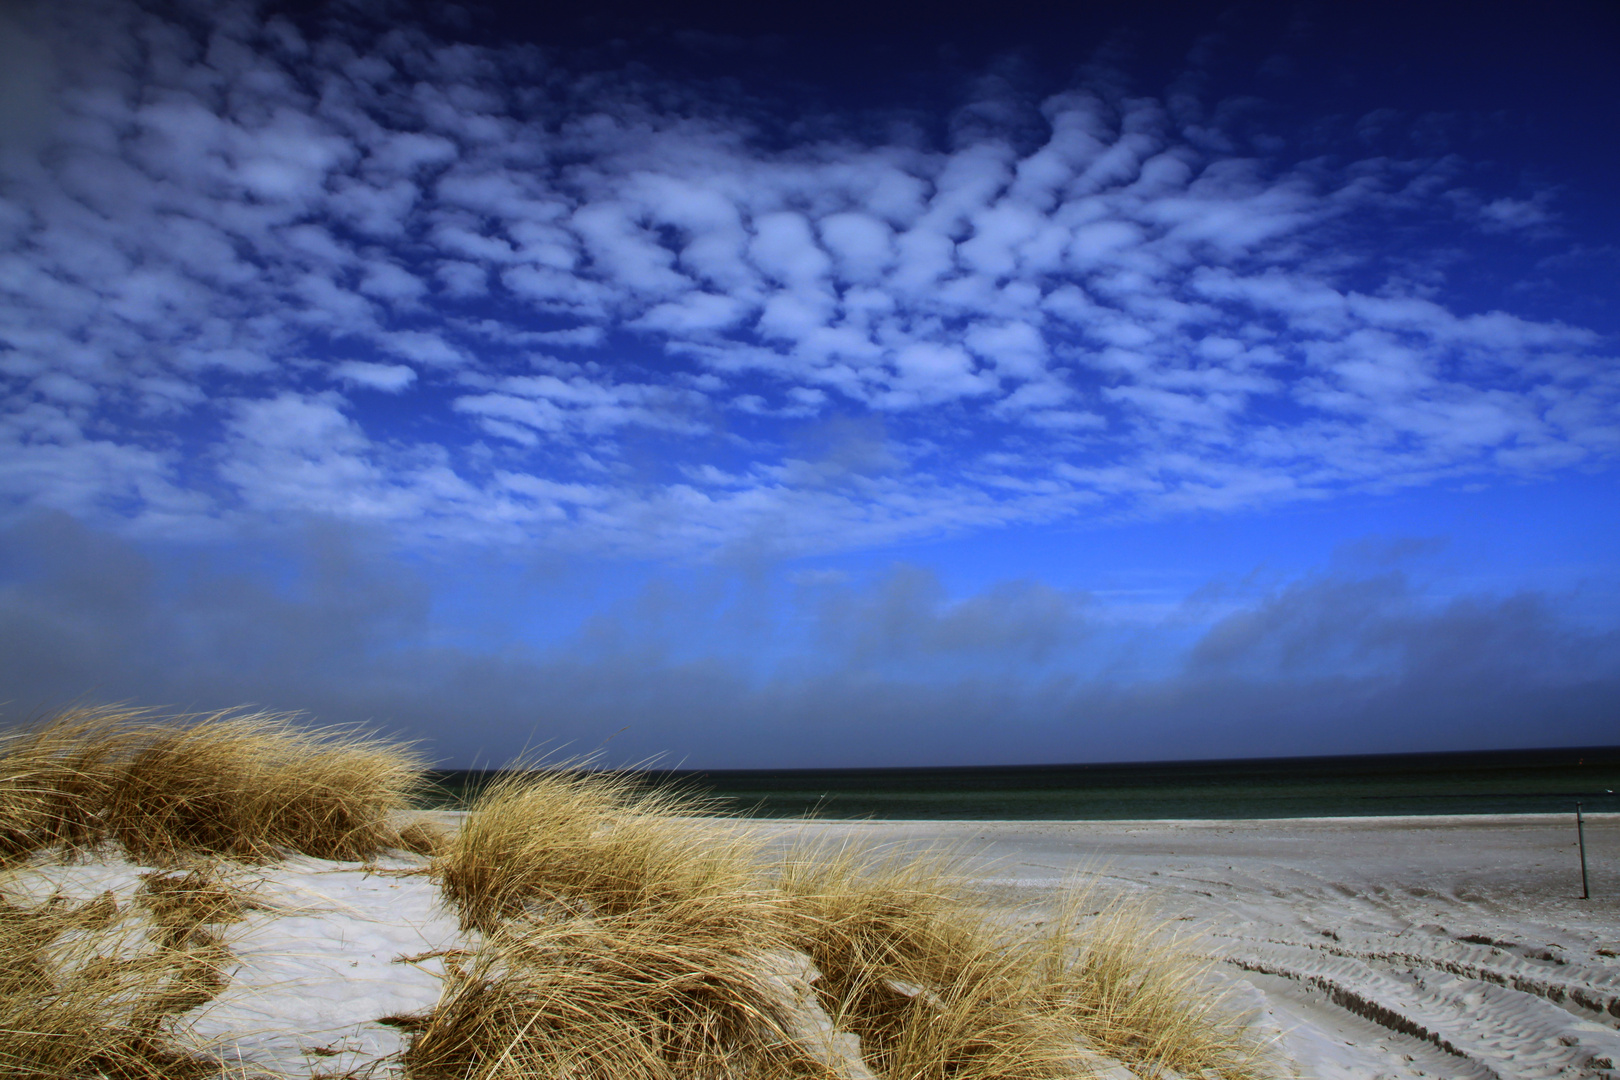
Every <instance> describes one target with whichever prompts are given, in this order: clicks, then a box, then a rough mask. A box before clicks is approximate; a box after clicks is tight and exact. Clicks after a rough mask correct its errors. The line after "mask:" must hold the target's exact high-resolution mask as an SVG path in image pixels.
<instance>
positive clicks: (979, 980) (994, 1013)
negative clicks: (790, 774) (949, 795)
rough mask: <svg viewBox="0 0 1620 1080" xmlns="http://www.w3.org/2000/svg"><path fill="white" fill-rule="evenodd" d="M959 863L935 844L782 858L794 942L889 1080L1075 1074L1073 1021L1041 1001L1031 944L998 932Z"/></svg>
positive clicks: (833, 1010) (835, 1015)
mask: <svg viewBox="0 0 1620 1080" xmlns="http://www.w3.org/2000/svg"><path fill="white" fill-rule="evenodd" d="M953 871H954V864H953V860H951V859H950V858H949V857H948V856H945V855H942V854H940V853H924V854H921V855H911V856H878V855H874V854H873V853H869V852H861V851H858V850H849V849H846V850H843V851H825V850H823V851H815V852H801V853H799V854H798V855H797V856H795V857H793V858H790V859H789V860H788V861H787V862H785V863H784V865H783V867H782V877H781V887H782V889H783V891H784V893H786V894H787V896H788V897H790V898H791V899H790V911H791V916H790V925H791V926H792V928H793V930H794V942H793V943H794V945H795V947H797V948H799V949H801V950H802V951H804V952H805V953H806V954H808V955H809V957H810V959H811V961H812V962H813V963H814V964H815V966H816V968H817V969H818V970H819V971H820V972H821V978H820V979H819V980H818V981H817V982H816V984H815V988H816V992H817V994H818V996H820V998H821V1001H822V1005H823V1007H824V1008H825V1009H826V1010H827V1013H828V1015H829V1016H831V1017H832V1019H833V1022H834V1023H835V1024H837V1025H838V1026H839V1027H841V1028H845V1029H847V1030H850V1031H853V1032H854V1033H855V1034H857V1035H858V1036H860V1040H861V1048H862V1051H863V1055H864V1057H865V1058H866V1061H867V1063H868V1064H869V1065H870V1066H871V1067H872V1069H873V1071H874V1072H876V1073H877V1074H878V1075H879V1076H882V1077H885V1078H888V1080H924V1078H928V1080H933V1078H944V1077H954V1078H960V1080H992V1078H995V1080H1049V1078H1057V1077H1070V1076H1074V1075H1075V1072H1076V1063H1077V1054H1076V1052H1075V1035H1076V1032H1075V1030H1074V1026H1073V1025H1072V1024H1068V1023H1064V1022H1063V1021H1062V1020H1061V1019H1060V1018H1059V1017H1057V1016H1056V1014H1055V1013H1054V1012H1053V1010H1050V1009H1045V1008H1039V1007H1036V1006H1037V1002H1036V1001H1035V995H1034V993H1033V989H1034V988H1033V986H1032V985H1031V975H1032V972H1031V965H1030V959H1031V958H1030V955H1029V952H1028V946H1027V943H1025V942H1022V941H1018V940H1013V941H1008V940H1006V939H1005V938H1004V937H1003V936H1002V935H998V934H997V933H996V932H995V928H994V927H993V925H992V924H991V923H990V922H989V921H988V919H987V918H986V917H985V915H984V914H983V912H981V911H980V910H979V909H978V908H977V907H976V906H974V905H973V904H972V903H971V902H970V901H969V900H968V899H967V898H965V897H964V895H963V893H964V891H965V890H964V881H963V880H962V879H961V878H960V877H958V876H956V874H955V873H954V872H953Z"/></svg>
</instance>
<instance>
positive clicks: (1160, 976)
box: [411, 769, 1265, 1080]
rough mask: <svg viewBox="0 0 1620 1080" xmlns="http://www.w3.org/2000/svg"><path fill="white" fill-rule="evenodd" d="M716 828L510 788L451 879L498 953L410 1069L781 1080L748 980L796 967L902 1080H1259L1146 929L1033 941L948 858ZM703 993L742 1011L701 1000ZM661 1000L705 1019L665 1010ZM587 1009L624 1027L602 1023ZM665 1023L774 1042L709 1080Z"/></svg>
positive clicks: (1076, 915) (1081, 925)
mask: <svg viewBox="0 0 1620 1080" xmlns="http://www.w3.org/2000/svg"><path fill="white" fill-rule="evenodd" d="M703 811H704V807H703V806H702V805H701V804H700V803H697V802H694V801H692V800H689V799H683V798H680V797H678V796H671V795H668V794H663V793H658V792H647V791H644V790H642V789H639V788H637V787H636V786H635V785H633V784H632V783H631V782H630V781H629V780H628V779H626V778H624V777H622V776H616V775H613V774H606V773H593V772H589V771H585V770H581V769H553V770H549V771H543V772H539V773H526V774H525V773H513V774H511V775H509V776H508V777H506V778H503V779H501V780H499V781H497V782H496V783H495V784H493V785H491V786H490V787H489V788H488V789H486V790H485V791H484V792H483V793H481V794H480V796H479V797H478V798H476V799H475V800H474V802H473V804H472V807H471V810H470V812H469V816H468V817H467V819H466V821H465V822H464V824H463V826H462V828H461V830H460V832H459V833H458V834H457V835H456V836H454V837H453V838H452V839H451V840H450V842H449V844H448V846H447V847H446V849H445V850H444V851H443V853H441V855H440V856H439V857H438V858H437V859H436V860H435V862H434V870H433V872H434V873H435V875H436V876H437V877H438V878H439V880H440V881H441V886H442V889H443V892H444V895H445V897H446V899H447V900H448V901H450V902H451V903H453V904H454V905H455V906H456V908H457V910H458V911H459V913H460V915H461V920H462V925H463V927H464V928H465V929H468V930H476V931H480V932H482V933H484V934H486V935H489V936H490V939H489V944H487V945H486V946H485V948H486V950H487V954H486V953H485V952H480V953H479V954H478V955H477V957H476V958H475V960H474V962H473V964H472V966H471V967H470V968H469V969H468V970H467V971H465V972H462V973H461V974H459V975H457V976H456V978H455V979H454V980H453V988H452V989H449V990H447V993H446V997H445V999H444V1000H443V1001H442V1002H441V1005H440V1008H439V1010H437V1011H436V1012H435V1013H434V1015H433V1018H432V1020H431V1023H430V1025H429V1027H428V1028H427V1030H426V1031H424V1032H423V1033H422V1034H421V1035H420V1036H419V1038H418V1040H417V1042H416V1043H415V1044H414V1046H413V1050H412V1055H413V1056H412V1059H411V1060H412V1061H414V1062H415V1063H416V1064H415V1065H414V1066H413V1069H419V1070H421V1072H420V1075H422V1076H423V1077H431V1078H434V1080H438V1078H439V1077H449V1076H458V1077H459V1076H466V1077H475V1076H476V1077H480V1078H482V1077H485V1076H491V1077H493V1076H502V1077H506V1076H511V1077H529V1076H549V1075H562V1074H563V1073H559V1072H557V1071H556V1070H558V1069H561V1068H562V1065H561V1064H560V1063H562V1062H564V1061H572V1060H574V1059H570V1058H568V1055H569V1054H571V1053H575V1052H576V1051H577V1052H578V1053H579V1054H581V1055H583V1057H581V1058H580V1059H578V1061H575V1063H574V1065H572V1066H570V1068H577V1069H579V1070H582V1071H580V1072H579V1075H581V1076H597V1075H602V1076H611V1075H616V1071H617V1073H622V1075H625V1076H636V1077H640V1076H648V1077H652V1076H671V1077H674V1076H682V1077H684V1076H689V1075H690V1076H698V1075H714V1076H721V1075H725V1076H732V1075H738V1076H742V1075H749V1076H752V1075H756V1071H752V1070H759V1069H765V1071H764V1072H759V1073H757V1075H761V1076H765V1075H778V1073H773V1072H771V1071H770V1070H771V1069H772V1068H778V1066H774V1065H768V1063H769V1061H770V1058H769V1055H768V1054H767V1053H766V1052H765V1050H764V1047H767V1046H769V1045H774V1044H773V1043H772V1042H771V1040H772V1039H777V1040H780V1039H781V1038H782V1030H783V1029H782V1027H781V1025H780V1023H778V1022H776V1021H772V1020H770V1019H769V1018H770V1016H771V1013H770V1010H769V1009H768V1008H765V1007H764V1006H763V1005H761V1004H760V1003H759V1000H758V999H757V997H756V998H753V999H750V998H748V997H747V995H746V994H744V993H742V992H741V991H739V990H737V989H736V988H737V987H740V986H743V985H745V984H748V983H749V980H748V979H747V978H742V977H739V976H738V975H737V974H736V972H737V970H738V967H737V966H738V965H739V964H741V965H742V967H743V968H744V969H746V968H747V967H748V966H749V965H752V966H753V970H754V972H755V975H754V978H753V983H754V984H756V985H757V984H758V981H759V980H758V971H759V969H760V964H761V959H760V958H761V957H762V956H764V955H766V954H768V953H770V952H772V951H774V950H782V949H786V950H793V951H797V952H800V953H802V954H804V955H806V956H808V958H809V960H810V962H811V963H812V964H813V965H814V969H815V974H816V978H815V981H814V983H813V988H814V991H815V995H816V996H817V997H818V998H819V1000H820V1003H821V1005H822V1007H823V1008H824V1010H825V1012H826V1014H827V1016H828V1017H829V1018H830V1020H831V1022H832V1024H833V1025H834V1026H835V1027H836V1028H838V1029H840V1030H844V1031H849V1032H852V1033H854V1034H855V1035H857V1036H858V1037H859V1039H860V1046H861V1051H862V1055H863V1057H864V1060H865V1063H866V1065H867V1066H869V1067H870V1068H871V1069H872V1070H873V1072H875V1073H876V1074H877V1075H878V1076H880V1077H882V1078H884V1080H945V1078H947V1077H948V1078H951V1080H1056V1078H1059V1077H1074V1076H1083V1075H1085V1072H1086V1069H1087V1064H1086V1062H1087V1060H1088V1056H1087V1055H1088V1054H1091V1055H1096V1054H1101V1055H1105V1056H1107V1057H1111V1058H1116V1059H1118V1060H1121V1061H1124V1062H1126V1063H1127V1064H1129V1065H1131V1066H1132V1067H1135V1068H1138V1069H1140V1070H1141V1071H1142V1072H1143V1074H1144V1075H1151V1074H1152V1072H1153V1070H1155V1069H1158V1068H1160V1067H1164V1068H1170V1069H1175V1070H1176V1071H1178V1072H1181V1073H1183V1074H1188V1075H1198V1074H1199V1073H1200V1071H1201V1070H1205V1069H1208V1070H1210V1071H1211V1073H1213V1074H1214V1075H1216V1076H1220V1077H1222V1078H1224V1080H1254V1078H1258V1077H1260V1076H1263V1075H1264V1073H1265V1070H1264V1068H1263V1063H1262V1061H1261V1052H1260V1049H1259V1048H1258V1047H1256V1046H1254V1045H1252V1043H1251V1042H1250V1041H1248V1040H1246V1039H1245V1037H1244V1036H1243V1033H1242V1031H1241V1028H1240V1027H1239V1026H1237V1025H1236V1024H1235V1023H1234V1022H1232V1021H1229V1020H1228V1019H1226V1017H1225V1015H1224V1013H1223V1012H1222V1010H1221V1007H1220V1004H1219V1002H1218V1000H1216V999H1215V998H1214V997H1213V996H1212V995H1211V994H1210V993H1209V992H1208V990H1207V989H1206V988H1205V987H1204V986H1203V985H1202V984H1201V982H1200V978H1201V969H1200V967H1199V965H1198V964H1197V963H1195V962H1194V961H1192V960H1191V959H1190V958H1188V957H1187V956H1186V955H1184V954H1183V953H1181V952H1180V951H1179V950H1178V949H1176V948H1175V947H1174V944H1173V943H1172V942H1169V941H1168V940H1167V938H1166V937H1165V935H1164V934H1163V933H1162V931H1161V930H1160V929H1157V928H1155V927H1153V926H1152V925H1150V923H1149V921H1148V920H1147V919H1146V918H1145V917H1144V916H1142V915H1141V914H1140V913H1139V912H1138V911H1136V910H1135V909H1133V908H1130V907H1128V906H1120V905H1112V906H1109V905H1104V910H1103V911H1102V912H1100V913H1097V914H1095V915H1093V916H1091V917H1089V918H1082V917H1081V915H1080V910H1081V905H1082V904H1083V903H1084V902H1085V901H1086V898H1085V897H1084V896H1083V895H1079V896H1076V897H1074V898H1071V900H1070V901H1069V903H1068V905H1067V906H1066V908H1065V909H1064V910H1062V911H1061V912H1059V914H1058V917H1057V918H1055V919H1051V920H1047V921H1046V925H1045V928H1044V929H1040V930H1019V929H1017V928H1016V927H1015V926H1013V925H1012V924H1009V923H1006V922H1004V921H998V920H997V919H995V918H992V917H991V916H990V915H989V914H988V913H987V912H986V910H984V909H983V908H981V907H980V906H978V905H977V904H975V903H974V902H973V898H972V897H971V895H970V890H969V888H968V881H969V879H968V878H967V877H966V876H964V875H963V874H962V873H961V872H960V870H959V866H960V863H959V861H958V860H956V859H954V858H953V857H952V856H951V855H950V854H949V853H945V852H938V851H934V852H925V853H921V854H916V855H911V856H905V857H889V856H885V855H882V854H878V853H873V852H870V851H862V850H860V849H842V850H836V851H829V850H809V851H800V852H796V853H793V854H790V855H789V856H788V857H787V858H785V859H783V860H781V861H780V862H779V863H777V864H776V865H774V866H772V865H771V864H770V863H769V862H767V861H766V860H765V858H764V855H763V848H762V845H761V843H760V841H759V840H758V838H757V836H756V834H755V833H754V832H752V831H751V830H750V829H748V828H747V827H746V826H742V825H739V824H737V823H727V824H725V825H722V824H721V823H718V822H714V821H708V820H705V819H704V817H703ZM649 935H650V936H649ZM653 941H656V947H654V946H653V945H650V944H649V942H653ZM608 956H617V957H618V959H617V960H616V961H613V962H612V963H608V962H607V961H606V960H604V959H602V958H605V957H608ZM683 958H684V959H683ZM750 958H751V959H750ZM683 965H684V966H683ZM610 970H611V972H612V973H613V974H612V977H609V976H608V974H607V973H608V972H609V971H610ZM677 971H679V972H684V974H682V975H680V976H677V975H675V974H673V973H674V972H677ZM704 971H711V972H712V973H714V974H715V978H716V979H718V980H719V983H720V984H721V985H724V986H728V987H731V988H732V990H730V991H728V992H727V994H725V995H721V996H720V997H714V996H712V995H709V996H705V995H706V994H708V991H707V990H705V989H704V988H705V987H706V986H708V984H706V983H705V982H704V981H703V978H702V974H701V973H702V972H704ZM637 972H639V973H640V974H633V973H637ZM728 973H729V974H728ZM643 976H645V977H646V978H649V979H651V980H652V983H651V984H648V983H646V982H643V981H638V980H640V979H641V978H642V977H643ZM683 979H684V980H686V981H685V982H683V981H682V980H683ZM615 980H618V981H615ZM626 980H628V981H626ZM649 985H657V986H659V987H660V988H665V987H668V986H686V987H689V988H690V989H691V991H692V993H693V995H695V996H681V995H679V994H677V995H675V996H674V997H673V998H671V999H668V1000H665V999H662V998H658V997H657V994H653V993H651V992H650V991H649V989H648V987H649ZM700 991H701V992H700ZM662 992H663V990H662V989H660V991H659V993H662ZM728 995H729V996H728ZM585 1002H589V1003H590V1007H589V1008H588V1009H587V1010H585V1011H586V1012H588V1013H590V1014H591V1015H601V1016H603V1017H611V1018H616V1019H613V1021H612V1022H609V1021H608V1020H604V1021H603V1024H604V1025H606V1026H593V1024H592V1023H586V1022H585V1020H584V1019H583V1017H584V1013H580V1012H578V1011H577V1007H579V1006H580V1005H581V1003H585ZM720 1002H724V1003H725V1005H724V1007H723V1008H722V1007H720V1005H719V1004H718V1003H720ZM742 1002H749V1003H748V1004H742ZM638 1010H639V1011H638ZM646 1010H652V1013H651V1014H646V1013H645V1011H646ZM728 1010H729V1011H728ZM654 1014H656V1015H658V1016H664V1017H668V1016H677V1017H681V1018H682V1019H681V1020H680V1023H679V1024H677V1025H676V1026H677V1027H679V1026H680V1025H681V1024H687V1025H690V1024H700V1023H701V1026H704V1027H705V1030H709V1029H713V1030H730V1031H737V1030H744V1029H746V1028H747V1026H746V1025H744V1027H743V1028H737V1027H736V1026H735V1025H734V1024H733V1022H732V1021H731V1020H727V1019H725V1018H726V1017H728V1016H730V1017H735V1016H738V1015H744V1016H750V1017H760V1016H764V1017H766V1018H767V1022H766V1023H765V1025H764V1026H763V1027H757V1028H755V1029H751V1030H755V1031H756V1033H757V1032H759V1031H764V1032H767V1033H773V1034H770V1036H769V1037H768V1038H764V1039H763V1040H761V1039H760V1038H757V1037H756V1038H755V1039H754V1041H753V1042H747V1040H744V1042H745V1043H746V1045H748V1046H749V1047H750V1048H751V1049H750V1050H749V1051H748V1052H747V1053H746V1054H742V1058H745V1059H746V1060H747V1062H749V1064H746V1065H744V1064H741V1063H740V1061H741V1059H739V1061H733V1062H732V1063H731V1064H730V1065H729V1066H728V1068H730V1069H731V1070H732V1071H731V1072H722V1071H716V1072H712V1073H710V1074H705V1073H702V1072H701V1071H699V1072H692V1071H690V1070H692V1069H695V1068H698V1067H699V1064H701V1066H702V1068H708V1069H711V1070H712V1069H718V1068H719V1066H718V1064H717V1063H718V1062H720V1061H721V1058H722V1056H723V1055H719V1051H717V1050H716V1049H715V1048H714V1047H715V1046H716V1045H719V1044H718V1043H717V1044H713V1045H709V1046H708V1049H706V1050H705V1051H704V1053H703V1054H699V1055H696V1056H693V1055H687V1054H685V1052H684V1051H677V1050H675V1049H672V1048H673V1047H678V1046H681V1045H685V1044H684V1043H682V1041H681V1039H679V1038H675V1037H673V1036H670V1035H668V1033H667V1031H666V1033H665V1034H664V1035H653V1034H649V1032H652V1031H654V1030H664V1029H662V1028H659V1027H658V1024H659V1023H663V1021H656V1022H655V1021H651V1020H648V1019H647V1016H648V1015H654ZM635 1015H642V1016H643V1021H644V1023H643V1026H641V1027H637V1026H636V1025H635V1024H634V1023H631V1022H630V1021H629V1020H628V1019H627V1018H628V1017H631V1016H635ZM523 1018H528V1020H532V1024H531V1023H528V1022H527V1021H526V1020H524V1019H523ZM773 1024H774V1025H775V1026H772V1025H773ZM615 1025H617V1026H615ZM648 1025H650V1026H648ZM728 1025H731V1026H728ZM638 1032H639V1034H638ZM721 1042H724V1040H721ZM475 1046H483V1047H486V1048H489V1049H487V1052H486V1053H485V1055H484V1056H482V1057H479V1056H478V1055H477V1054H475V1053H474V1052H473V1051H472V1050H471V1049H470V1048H472V1047H475ZM496 1047H498V1048H500V1051H499V1052H496V1050H495V1049H493V1048H496ZM570 1047H573V1049H569V1048H570ZM616 1055H623V1056H616ZM717 1055H719V1056H717ZM805 1060H807V1061H813V1062H824V1061H825V1059H824V1058H818V1057H816V1056H815V1055H813V1054H812V1055H810V1056H809V1057H807V1058H806V1059H805ZM1090 1060H1094V1058H1093V1059H1090ZM660 1061H661V1062H663V1064H662V1065H661V1066H659V1065H656V1063H657V1062H660ZM496 1062H498V1063H499V1067H498V1068H497V1067H496V1064H494V1063H496ZM580 1062H586V1063H587V1064H580ZM458 1063H459V1064H458ZM814 1067H815V1068H827V1067H829V1066H827V1065H825V1064H817V1065H815V1066H814ZM458 1068H459V1069H461V1070H462V1071H461V1072H456V1071H455V1070H456V1069H458ZM660 1068H662V1069H664V1070H665V1071H662V1072H660V1071H659V1069H660ZM490 1069H494V1070H495V1071H486V1070H490ZM547 1070H552V1071H549V1072H548V1071H547ZM565 1071H566V1070H565ZM780 1075H796V1074H792V1073H780Z"/></svg>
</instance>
